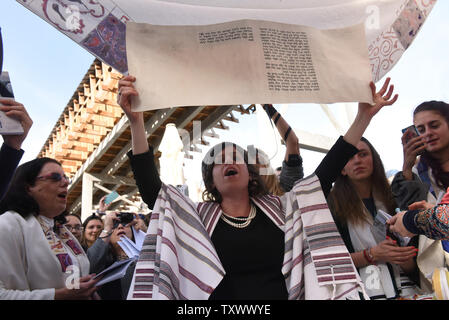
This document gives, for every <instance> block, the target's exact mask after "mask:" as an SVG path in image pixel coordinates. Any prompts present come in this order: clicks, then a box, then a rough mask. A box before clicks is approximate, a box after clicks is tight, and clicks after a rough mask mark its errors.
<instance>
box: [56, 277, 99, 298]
mask: <svg viewBox="0 0 449 320" xmlns="http://www.w3.org/2000/svg"><path fill="white" fill-rule="evenodd" d="M93 277H95V274H90V275H87V276H84V277H82V278H80V279H79V289H75V288H73V289H69V288H61V289H56V290H55V300H89V299H91V298H92V295H93V294H94V293H95V291H96V290H97V289H98V288H97V287H96V286H95V285H96V284H97V282H98V281H100V279H101V277H100V278H97V279H93Z"/></svg>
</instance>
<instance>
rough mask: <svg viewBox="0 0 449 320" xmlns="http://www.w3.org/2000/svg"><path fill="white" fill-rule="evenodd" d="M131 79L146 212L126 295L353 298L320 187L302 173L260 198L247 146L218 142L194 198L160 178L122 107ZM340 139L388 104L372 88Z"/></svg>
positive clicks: (140, 128) (133, 156)
mask: <svg viewBox="0 0 449 320" xmlns="http://www.w3.org/2000/svg"><path fill="white" fill-rule="evenodd" d="M134 81H135V78H134V77H132V76H127V77H125V78H123V79H122V80H121V81H120V82H119V96H118V102H119V104H120V105H121V107H122V108H123V110H124V112H125V113H126V115H127V117H128V120H129V122H130V126H131V134H132V151H130V152H129V153H128V156H129V158H130V162H131V166H132V168H133V172H134V177H135V179H136V183H137V185H138V187H139V191H140V194H141V195H142V197H143V199H144V201H145V202H146V203H147V204H148V206H149V207H150V208H153V213H152V215H151V220H150V223H149V226H148V232H147V235H146V238H145V242H144V245H143V248H142V251H141V254H140V257H139V261H138V263H137V265H136V270H135V273H134V277H133V281H132V284H131V288H130V291H129V293H128V299H220V300H221V299H346V298H348V299H359V298H360V295H359V294H360V293H362V294H363V295H364V296H365V297H367V296H366V294H364V291H363V287H362V285H361V283H360V278H359V276H358V274H357V272H356V270H355V267H354V265H353V263H352V260H351V257H350V255H349V253H348V251H347V249H346V247H345V246H344V243H343V241H342V239H341V237H340V235H339V233H338V231H337V228H336V226H335V223H334V222H333V219H332V216H331V214H330V212H329V210H328V208H327V205H326V199H325V198H324V195H323V193H322V191H321V187H320V181H319V179H318V178H317V177H316V176H315V175H312V176H309V177H307V178H305V179H303V180H300V181H298V182H297V183H296V184H295V185H294V187H293V189H292V190H291V192H287V193H286V194H285V195H283V196H282V197H276V196H272V195H270V194H267V192H266V191H265V186H264V185H263V184H262V183H261V180H260V176H259V175H258V172H257V170H255V169H254V166H253V165H252V164H251V163H254V162H252V161H251V160H254V159H251V155H253V154H254V153H253V152H251V151H252V150H248V151H246V150H243V149H242V148H241V147H239V146H237V145H234V144H230V143H223V144H219V145H217V146H215V147H213V148H212V149H211V150H210V151H209V152H208V153H207V155H206V156H205V158H204V160H203V163H202V175H203V179H204V183H205V186H206V197H205V198H206V201H205V202H202V203H193V202H192V201H191V200H190V199H189V198H187V197H185V196H183V195H182V194H181V193H180V192H179V191H178V190H177V189H176V188H175V187H173V186H170V185H165V184H163V183H162V182H161V180H160V179H159V176H158V173H157V169H156V167H155V165H154V160H153V149H152V148H151V146H149V145H148V141H147V138H146V133H145V127H144V121H143V114H142V113H141V112H133V111H131V96H137V95H138V92H137V91H136V90H135V88H134V86H133V82H134ZM373 96H374V101H375V104H374V105H369V104H364V103H361V104H359V113H358V116H357V118H356V120H355V121H354V123H353V125H352V126H351V128H350V129H349V130H348V132H347V133H346V135H345V137H344V139H345V140H346V141H347V142H349V143H351V144H353V145H355V144H356V143H357V142H358V141H359V140H360V138H361V136H362V134H363V132H364V131H365V129H366V127H367V126H368V124H369V122H370V120H371V118H372V117H373V116H374V115H375V114H376V113H377V112H378V111H379V110H380V109H381V108H382V107H383V106H385V105H388V104H390V101H388V100H387V99H384V98H383V97H382V95H381V94H375V93H374V94H373Z"/></svg>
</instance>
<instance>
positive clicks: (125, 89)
mask: <svg viewBox="0 0 449 320" xmlns="http://www.w3.org/2000/svg"><path fill="white" fill-rule="evenodd" d="M135 81H136V78H135V77H133V76H130V75H128V76H126V77H124V78H122V79H121V80H120V81H119V82H118V95H117V103H118V104H119V105H120V107H121V108H122V109H123V112H125V114H126V116H127V117H128V120H129V122H131V123H135V122H137V121H138V120H139V119H140V118H142V119H143V112H133V111H131V105H132V103H131V98H132V96H136V97H137V96H138V95H139V93H138V92H137V90H136V89H135V88H134V84H133V83H134V82H135Z"/></svg>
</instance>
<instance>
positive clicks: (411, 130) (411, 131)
mask: <svg viewBox="0 0 449 320" xmlns="http://www.w3.org/2000/svg"><path fill="white" fill-rule="evenodd" d="M402 134H405V137H404V138H405V143H408V142H409V141H410V139H412V138H414V137H417V136H419V132H418V129H416V127H415V126H414V125H411V126H408V127H407V128H404V129H402ZM420 146H423V145H422V144H421V145H420ZM422 152H424V151H422ZM422 152H420V153H418V154H422Z"/></svg>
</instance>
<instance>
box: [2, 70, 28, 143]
mask: <svg viewBox="0 0 449 320" xmlns="http://www.w3.org/2000/svg"><path fill="white" fill-rule="evenodd" d="M0 97H1V98H10V99H14V94H13V91H12V87H11V81H10V79H9V73H8V72H6V71H4V72H2V73H1V74H0ZM0 105H1V103H0ZM22 133H23V128H22V125H21V124H20V122H19V121H17V120H16V119H13V118H11V117H8V116H6V114H5V113H4V112H3V111H0V134H4V135H16V134H22Z"/></svg>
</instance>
